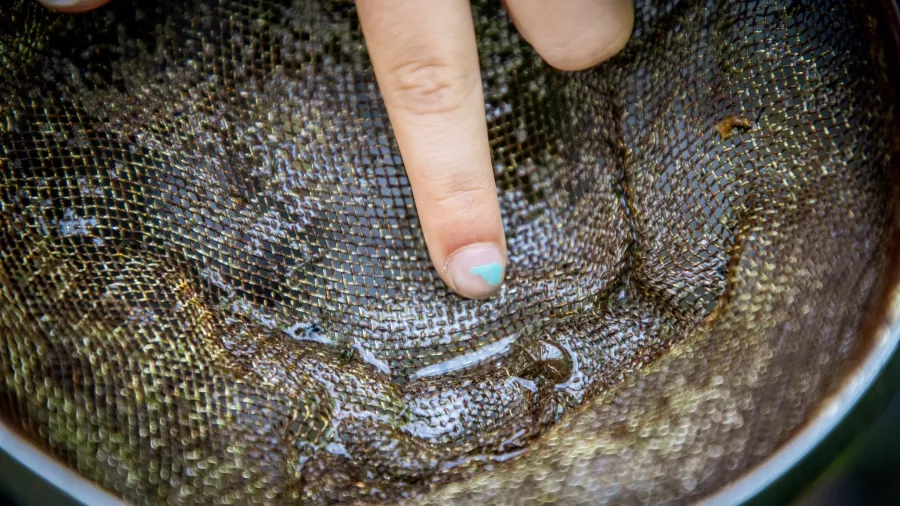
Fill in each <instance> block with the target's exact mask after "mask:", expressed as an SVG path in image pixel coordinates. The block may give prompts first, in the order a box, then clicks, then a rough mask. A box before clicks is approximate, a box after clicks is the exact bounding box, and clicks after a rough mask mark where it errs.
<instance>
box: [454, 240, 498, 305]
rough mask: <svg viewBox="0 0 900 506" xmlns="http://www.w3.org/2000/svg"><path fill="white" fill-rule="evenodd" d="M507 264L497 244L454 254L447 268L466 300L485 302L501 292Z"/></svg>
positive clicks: (456, 288)
mask: <svg viewBox="0 0 900 506" xmlns="http://www.w3.org/2000/svg"><path fill="white" fill-rule="evenodd" d="M505 264H506V259H505V258H503V253H501V252H500V249H499V248H498V247H497V246H496V245H494V244H490V243H481V244H472V245H469V246H466V247H463V248H460V249H458V250H457V251H456V252H455V253H453V254H452V255H450V260H449V261H448V262H447V267H448V270H449V272H450V278H451V279H452V280H453V281H452V282H453V289H454V290H456V291H457V292H458V293H459V294H460V295H462V296H464V297H469V298H472V299H481V298H484V297H489V296H491V295H494V294H495V293H497V292H498V291H499V289H500V285H501V284H502V283H503V274H504V266H505Z"/></svg>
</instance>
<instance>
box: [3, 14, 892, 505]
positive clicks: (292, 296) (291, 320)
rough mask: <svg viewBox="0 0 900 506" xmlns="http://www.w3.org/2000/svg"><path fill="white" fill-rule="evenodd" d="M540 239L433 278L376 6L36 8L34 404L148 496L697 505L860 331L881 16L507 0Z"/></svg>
mask: <svg viewBox="0 0 900 506" xmlns="http://www.w3.org/2000/svg"><path fill="white" fill-rule="evenodd" d="M473 9H474V16H475V18H476V30H477V33H478V40H479V51H480V57H481V65H482V69H483V82H484V90H485V95H486V104H487V121H488V125H489V133H490V140H491V147H492V152H493V155H492V156H493V161H494V168H495V176H496V180H497V182H498V198H499V199H500V202H501V209H502V213H503V219H504V223H505V227H506V232H507V237H508V248H509V256H510V263H509V267H508V270H507V282H506V284H505V286H504V287H503V289H502V292H501V293H500V294H499V295H498V296H497V297H495V298H493V299H490V300H487V301H475V300H464V299H461V298H460V297H458V296H456V295H454V294H453V293H452V292H450V290H449V289H448V288H447V287H446V286H445V285H444V284H443V282H442V281H441V280H440V278H438V276H437V274H436V273H435V271H434V269H433V267H432V265H431V263H430V261H429V257H428V254H427V251H426V247H425V243H424V239H423V236H422V233H421V231H420V228H419V222H418V220H417V216H416V212H415V208H414V203H413V199H412V194H411V191H410V188H409V185H408V180H407V179H406V175H405V171H404V168H403V164H402V161H401V159H400V155H399V150H398V148H397V145H396V143H395V139H394V137H393V133H392V131H391V128H390V124H389V122H388V119H387V114H386V111H385V109H384V105H383V103H382V100H381V96H380V94H379V91H378V88H377V85H376V82H375V78H374V74H373V71H372V69H371V66H370V62H369V60H368V56H367V52H366V47H365V44H364V41H363V38H362V35H361V31H360V27H359V24H358V20H357V16H356V13H355V10H354V5H353V2H350V1H319V0H309V1H303V0H296V1H294V2H289V1H286V2H276V1H271V2H270V1H263V0H255V1H246V2H238V1H229V0H221V1H218V2H216V1H210V2H196V1H187V2H182V1H174V0H173V1H160V2H156V1H140V2H129V1H127V0H114V1H112V2H111V3H110V4H108V5H107V6H106V7H103V8H101V9H99V10H97V11H93V12H91V13H89V14H86V15H77V16H73V15H59V14H52V13H50V12H49V11H47V10H45V9H43V8H42V7H40V6H39V5H38V4H37V2H36V1H34V0H18V1H13V2H4V3H2V5H0V71H2V72H0V351H2V353H0V414H2V417H3V420H4V421H5V423H6V424H7V425H8V426H9V427H13V428H15V429H16V430H17V431H19V432H20V433H22V434H24V435H25V436H26V437H28V438H29V439H30V440H31V441H33V442H35V443H36V444H38V445H39V446H40V447H41V448H42V449H43V450H44V451H46V452H47V453H49V454H50V455H53V456H54V457H56V458H57V459H59V460H60V461H62V462H64V463H65V464H66V465H68V466H70V467H71V468H73V469H75V470H76V471H77V472H78V473H80V474H82V475H83V476H85V477H86V478H88V479H89V480H92V481H94V482H96V483H97V484H98V485H99V486H101V487H102V488H104V489H106V490H109V491H111V492H112V493H113V494H114V495H117V496H119V497H122V498H125V499H127V500H128V501H130V502H132V503H135V504H159V503H168V504H203V505H207V504H333V503H347V502H354V501H361V502H384V503H396V502H398V501H401V500H407V501H409V502H429V501H430V502H435V503H442V504H451V503H460V502H472V503H476V504H482V503H528V502H538V501H546V502H554V503H568V504H573V503H590V504H597V503H602V502H605V501H611V502H657V503H659V502H675V503H677V502H682V501H688V500H690V499H692V498H697V497H701V496H704V495H706V494H709V493H711V492H713V491H716V490H718V489H719V488H721V487H722V486H723V485H725V484H727V483H729V482H731V481H733V480H735V479H736V478H737V477H739V476H740V475H742V474H743V473H745V472H747V471H748V470H749V469H751V468H752V467H753V466H755V465H757V464H759V463H760V462H762V461H763V460H764V459H765V458H766V457H767V456H769V455H771V454H772V453H773V452H774V451H775V450H776V449H777V448H779V446H780V445H781V444H783V443H784V442H785V441H786V440H787V439H788V438H789V437H790V436H791V435H792V434H793V433H794V431H796V430H797V429H798V428H799V427H801V426H802V425H803V424H804V423H805V422H806V421H807V420H808V419H809V417H810V416H811V415H812V414H813V413H814V412H815V411H816V409H817V408H818V407H819V406H820V405H821V401H822V398H823V396H824V395H825V394H826V393H827V392H828V390H829V388H830V387H831V386H832V385H833V384H834V383H835V382H837V381H838V380H840V378H841V377H842V374H843V372H842V371H845V370H846V366H847V364H848V363H849V360H850V357H851V356H852V355H853V353H854V351H855V350H857V349H858V348H859V346H860V344H859V343H860V339H859V338H858V336H859V335H860V329H861V326H862V325H863V323H864V316H865V314H866V307H867V303H868V302H869V301H870V299H871V298H872V294H873V293H874V292H875V290H876V289H877V288H878V286H879V282H878V281H879V279H880V273H881V272H882V271H883V270H884V268H885V262H886V260H885V257H886V253H885V252H886V251H887V250H886V248H887V239H888V236H889V230H890V224H891V220H892V214H891V213H892V206H893V198H894V197H893V193H892V191H891V186H890V184H889V170H888V167H889V163H890V156H889V154H890V150H889V146H888V136H889V132H888V128H889V125H890V124H891V119H890V118H889V116H888V114H889V111H890V110H891V109H890V105H891V104H890V103H889V101H888V100H887V99H885V97H884V96H883V95H882V94H881V91H880V90H883V89H884V86H882V83H883V73H882V70H881V68H880V66H879V63H878V58H877V48H875V47H874V46H873V45H872V44H871V43H870V37H869V30H870V25H871V23H870V21H871V18H869V17H868V16H867V14H866V11H865V9H863V8H861V7H860V6H857V5H855V4H854V3H853V2H839V1H822V0H809V1H783V2H778V1H769V0H758V1H730V0H721V1H715V0H708V1H687V0H685V1H677V0H658V1H638V2H637V4H636V7H635V9H636V10H635V15H636V20H635V28H634V33H633V36H632V39H631V41H630V42H629V44H628V46H627V47H626V49H625V50H624V51H623V52H622V53H621V54H619V55H618V56H616V57H615V58H613V59H612V60H610V61H608V62H606V63H604V64H602V65H600V66H598V67H596V68H594V69H591V70H587V71H582V72H575V73H568V72H560V71H556V70H554V69H552V68H550V67H549V66H547V65H546V64H544V63H543V62H542V61H541V60H540V58H539V57H538V56H537V54H536V53H535V52H534V51H533V50H532V49H531V48H530V47H529V46H528V45H527V44H526V43H525V42H524V41H523V39H521V38H520V37H519V35H518V34H517V32H516V30H515V28H514V27H513V25H512V24H511V22H510V20H509V19H508V18H507V16H506V14H505V11H504V9H503V6H502V4H501V2H499V1H493V0H491V1H480V2H476V3H475V4H474V6H473Z"/></svg>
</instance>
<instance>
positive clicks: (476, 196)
mask: <svg viewBox="0 0 900 506" xmlns="http://www.w3.org/2000/svg"><path fill="white" fill-rule="evenodd" d="M488 197H489V195H488V192H487V188H485V186H484V185H480V184H477V183H474V182H472V181H468V180H449V181H447V182H445V183H444V184H442V185H439V186H438V187H437V191H436V192H435V194H434V195H433V196H432V202H433V203H434V204H435V205H437V206H439V207H440V208H442V209H443V210H444V211H446V212H459V211H463V210H466V209H471V208H475V207H478V206H480V205H481V203H482V201H484V200H485V199H486V198H488Z"/></svg>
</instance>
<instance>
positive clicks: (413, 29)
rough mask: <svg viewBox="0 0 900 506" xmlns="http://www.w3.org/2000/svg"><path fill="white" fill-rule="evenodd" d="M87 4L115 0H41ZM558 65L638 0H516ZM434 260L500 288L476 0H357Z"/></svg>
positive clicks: (605, 41)
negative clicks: (471, 2)
mask: <svg viewBox="0 0 900 506" xmlns="http://www.w3.org/2000/svg"><path fill="white" fill-rule="evenodd" d="M39 1H41V2H42V3H44V4H45V5H47V6H48V7H51V8H53V9H55V10H59V11H64V12H83V11H86V10H90V9H93V8H96V7H99V6H101V5H103V4H105V3H107V2H108V1H109V0H39ZM504 5H505V6H506V8H507V11H508V12H509V15H510V17H511V19H512V20H513V23H514V24H515V25H516V27H517V29H518V30H519V32H520V33H521V35H522V37H523V38H524V39H525V40H526V41H528V42H529V43H530V44H531V45H532V46H533V47H534V48H535V50H536V51H537V52H538V54H540V55H541V57H542V58H543V59H544V60H545V61H546V62H547V63H548V64H550V65H552V66H553V67H556V68H558V69H560V70H566V71H574V70H582V69H586V68H589V67H592V66H594V65H597V64H598V63H600V62H602V61H604V60H606V59H608V58H609V57H611V56H613V55H614V54H616V53H617V52H619V51H620V50H621V49H622V48H623V46H624V45H625V43H626V42H627V41H628V38H629V37H630V35H631V30H632V27H633V23H634V7H633V3H632V0H504ZM356 7H357V11H358V15H359V18H360V23H361V25H362V29H363V33H364V36H365V39H366V44H367V46H368V50H369V55H370V58H371V60H372V64H373V67H374V70H375V77H376V80H377V81H378V86H379V89H380V90H381V94H382V96H383V97H384V101H385V105H386V107H387V111H388V116H389V118H390V121H391V125H392V127H393V130H394V133H395V135H396V137H397V143H398V145H399V147H400V154H401V156H402V158H403V163H404V166H405V167H406V173H407V176H408V178H409V182H410V186H411V187H412V192H413V197H414V199H415V203H416V211H417V213H418V216H419V221H420V222H421V224H422V231H423V234H424V236H425V241H426V244H427V245H428V252H429V255H430V257H431V261H432V262H433V263H434V265H435V267H436V269H437V272H438V274H439V275H440V276H441V278H442V279H443V280H444V282H445V283H447V285H448V286H449V287H450V288H451V289H452V290H453V291H455V292H456V293H457V294H459V295H461V296H463V297H468V298H484V297H490V296H492V295H494V294H495V293H497V291H498V290H499V289H500V285H501V284H502V281H503V277H504V274H505V270H506V263H507V251H506V239H505V236H504V232H503V223H502V221H501V218H500V205H499V201H498V199H497V188H496V184H495V182H494V178H493V168H492V164H491V155H490V148H489V145H488V133H487V121H486V114H485V106H484V95H483V90H482V88H481V71H480V69H479V60H478V53H477V48H476V42H475V30H474V24H473V19H472V12H471V7H470V5H469V0H357V1H356Z"/></svg>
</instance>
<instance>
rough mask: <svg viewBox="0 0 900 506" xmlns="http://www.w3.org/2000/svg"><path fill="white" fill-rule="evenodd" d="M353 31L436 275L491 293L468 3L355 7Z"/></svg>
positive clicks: (491, 214) (492, 246)
mask: <svg viewBox="0 0 900 506" xmlns="http://www.w3.org/2000/svg"><path fill="white" fill-rule="evenodd" d="M356 4H357V9H358V13H359V18H360V23H361V24H362V28H363V32H364V34H365V38H366V44H367V46H368V48H369V53H370V57H371V60H372V65H373V67H374V69H375V76H376V79H377V81H378V86H379V89H380V90H381V94H382V96H383V97H384V101H385V105H386V107H387V111H388V116H389V118H390V121H391V126H392V127H393V129H394V133H395V135H396V137H397V143H398V145H399V148H400V154H401V156H402V158H403V163H404V166H405V167H406V172H407V176H408V178H409V182H410V186H411V187H412V191H413V197H414V199H415V202H416V211H417V213H418V215H419V221H420V222H421V224H422V230H423V234H424V236H425V241H426V243H427V245H428V251H429V254H430V256H431V259H432V262H433V263H434V265H435V267H436V268H437V271H438V274H439V275H440V276H441V278H442V279H443V280H444V281H445V282H446V283H447V284H448V285H449V286H450V288H452V289H453V290H454V291H456V292H457V293H459V294H460V295H463V296H465V297H472V298H481V297H487V296H490V295H492V294H494V293H496V292H497V291H498V290H499V287H500V284H501V282H502V279H503V275H504V271H505V267H506V241H505V239H504V236H503V223H502V221H501V218H500V205H499V202H498V199H497V189H496V184H495V183H494V177H493V170H492V167H491V156H490V147H489V144H488V134H487V121H486V118H485V109H484V96H483V91H482V87H481V72H480V70H479V65H478V53H477V48H476V43H475V28H474V25H473V21H472V13H471V10H470V6H469V0H429V1H427V2H423V1H421V0H390V1H383V0H382V1H379V0H358V1H357V3H356Z"/></svg>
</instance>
